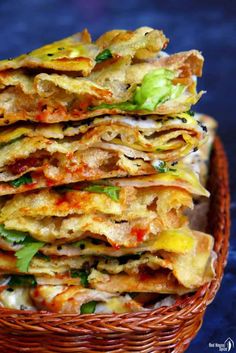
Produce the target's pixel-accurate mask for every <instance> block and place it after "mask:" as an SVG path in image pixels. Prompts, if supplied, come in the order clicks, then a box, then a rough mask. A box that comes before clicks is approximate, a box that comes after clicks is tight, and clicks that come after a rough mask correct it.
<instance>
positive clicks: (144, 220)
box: [0, 27, 214, 313]
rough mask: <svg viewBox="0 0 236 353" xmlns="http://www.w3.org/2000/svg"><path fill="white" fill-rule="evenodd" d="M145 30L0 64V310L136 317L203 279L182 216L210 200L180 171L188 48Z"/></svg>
mask: <svg viewBox="0 0 236 353" xmlns="http://www.w3.org/2000/svg"><path fill="white" fill-rule="evenodd" d="M167 43H168V39H167V38H166V37H165V36H164V34H163V33H162V32H161V31H158V30H153V29H151V28H148V27H145V28H140V29H137V30H136V31H133V32H131V31H121V30H114V31H111V32H108V33H105V34H104V35H102V36H101V37H100V38H99V39H98V40H97V41H96V42H92V41H91V38H90V35H89V33H88V32H87V31H86V30H85V31H83V32H82V33H81V34H76V35H74V36H72V37H69V38H66V39H63V40H61V41H58V42H55V43H53V44H49V45H46V46H44V47H42V48H40V49H37V50H35V51H32V52H30V53H28V54H26V55H22V56H20V57H18V58H16V59H8V60H3V61H2V62H0V70H1V72H0V88H1V92H0V114H1V116H0V125H1V127H0V144H1V154H0V168H1V171H0V195H1V211H0V223H1V224H0V235H1V238H0V248H1V253H0V271H1V275H2V281H1V293H0V301H1V304H2V306H4V307H10V308H16V309H33V310H35V309H37V310H41V309H42V310H48V311H53V312H61V313H100V312H106V313H116V312H118V313H120V312H129V311H130V312H132V311H138V310H147V308H150V307H152V306H153V305H154V303H155V302H156V301H157V300H159V299H160V298H162V297H163V294H165V295H166V294H173V295H182V294H185V293H189V292H193V291H195V290H196V289H197V288H199V287H200V286H201V285H202V284H204V283H206V282H207V281H209V280H211V279H212V278H213V276H214V271H213V266H212V261H213V260H212V247H213V238H212V237H211V236H210V235H208V234H205V233H202V232H199V231H194V230H191V229H190V227H189V222H188V217H187V215H186V210H187V209H189V208H190V209H191V208H193V197H194V196H209V193H208V192H207V191H206V189H205V188H204V187H203V186H202V185H201V183H200V181H199V178H198V176H197V174H196V173H195V172H194V171H193V170H192V167H188V166H187V165H186V163H184V162H183V161H182V159H183V158H184V157H185V156H187V155H189V154H190V153H192V152H193V153H194V151H195V153H196V151H197V149H198V148H199V147H200V146H201V145H202V144H203V143H205V142H206V141H207V129H206V127H205V125H203V123H202V122H200V121H199V120H198V119H196V117H195V116H194V114H193V113H192V112H191V111H190V108H191V106H192V105H193V104H195V103H196V102H197V101H198V99H199V98H200V97H201V95H202V92H200V93H197V91H196V77H197V76H201V74H202V65H203V57H202V56H201V54H200V53H199V52H198V51H196V50H191V51H188V52H182V53H178V54H174V55H168V54H166V53H165V52H164V51H163V50H164V49H165V48H166V46H167Z"/></svg>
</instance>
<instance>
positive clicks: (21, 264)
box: [15, 242, 45, 272]
mask: <svg viewBox="0 0 236 353" xmlns="http://www.w3.org/2000/svg"><path fill="white" fill-rule="evenodd" d="M44 244H45V243H43V242H32V243H27V244H25V245H24V247H23V248H21V249H20V250H18V251H16V252H15V256H16V257H17V262H16V265H17V268H18V269H19V271H21V272H28V269H29V265H30V262H31V260H32V258H33V257H34V255H35V254H36V253H37V252H38V251H39V249H41V248H42V247H43V246H44Z"/></svg>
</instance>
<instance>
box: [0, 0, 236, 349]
mask: <svg viewBox="0 0 236 353" xmlns="http://www.w3.org/2000/svg"><path fill="white" fill-rule="evenodd" d="M144 25H147V26H152V27H155V28H159V29H163V30H164V32H165V34H166V35H167V36H168V37H169V38H170V39H171V42H170V45H169V49H168V50H169V52H170V53H171V52H176V51H181V50H188V49H193V48H196V49H199V50H201V51H202V52H203V55H204V56H205V68H204V75H203V78H202V79H201V80H200V82H199V88H201V89H205V90H207V94H206V95H205V96H204V97H203V98H202V100H201V102H200V103H198V111H201V112H205V113H207V114H210V115H213V116H214V117H215V118H216V119H217V120H218V122H219V134H220V136H221V137H222V139H223V142H224V144H225V147H226V151H227V154H228V157H229V161H230V167H231V168H230V169H231V192H232V206H231V211H232V223H233V224H232V232H231V233H232V235H231V251H230V256H229V261H228V266H227V269H226V272H225V276H224V280H223V283H222V286H221V289H220V291H219V292H218V294H217V297H216V299H215V301H214V302H213V303H212V304H211V305H210V306H209V308H208V310H207V313H206V316H205V320H204V324H203V326H202V329H201V331H200V333H199V334H198V336H197V338H196V339H195V340H194V341H193V342H192V344H191V347H190V348H189V350H188V353H204V352H212V353H214V352H218V350H217V349H214V348H208V343H209V342H217V343H223V342H224V341H225V339H226V338H227V337H229V336H230V337H231V338H232V339H233V340H234V341H235V345H236V319H235V318H236V311H235V308H236V300H235V292H236V282H235V260H236V252H235V246H236V242H235V237H234V239H233V236H234V234H233V233H234V232H235V231H236V197H235V196H236V195H235V193H236V187H235V182H234V181H235V176H236V163H235V156H236V143H235V135H236V116H235V115H236V114H235V110H236V109H235V102H236V95H235V78H236V75H235V74H236V46H235V40H236V28H235V25H236V1H235V0H231V1H230V0H212V1H209V0H208V1H207V0H205V1H201V0H196V1H195V0H182V1H181V0H161V1H160V0H156V1H155V0H153V1H151V0H130V1H129V0H123V1H122V0H115V1H113V0H108V1H105V0H83V1H79V0H64V1H63V0H6V1H4V0H0V57H1V58H7V57H13V56H16V55H18V54H21V53H23V52H28V51H30V50H32V49H34V48H36V47H38V46H40V45H42V44H45V43H48V42H51V41H54V40H56V39H60V38H62V37H65V36H68V35H70V34H72V33H74V32H79V31H80V30H82V29H83V28H84V27H87V28H89V30H90V32H91V33H92V35H93V37H94V38H96V36H98V35H100V34H101V33H103V32H104V31H106V30H109V29H113V28H127V29H134V28H136V27H139V26H144ZM235 351H236V348H235Z"/></svg>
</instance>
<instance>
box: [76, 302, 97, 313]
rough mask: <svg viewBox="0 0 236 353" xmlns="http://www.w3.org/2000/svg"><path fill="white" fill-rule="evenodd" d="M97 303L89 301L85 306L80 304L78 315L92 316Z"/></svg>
mask: <svg viewBox="0 0 236 353" xmlns="http://www.w3.org/2000/svg"><path fill="white" fill-rule="evenodd" d="M96 305H97V302H95V301H91V302H88V303H85V304H82V305H81V307H80V314H92V313H94V311H95V309H96Z"/></svg>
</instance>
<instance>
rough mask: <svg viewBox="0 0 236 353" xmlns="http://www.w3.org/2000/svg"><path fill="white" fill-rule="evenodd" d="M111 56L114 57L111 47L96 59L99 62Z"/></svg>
mask: <svg viewBox="0 0 236 353" xmlns="http://www.w3.org/2000/svg"><path fill="white" fill-rule="evenodd" d="M110 58H112V53H111V51H110V49H105V50H103V51H102V52H101V53H99V54H98V55H97V56H96V58H95V61H96V62H97V63H101V62H102V61H105V60H107V59H110Z"/></svg>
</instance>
